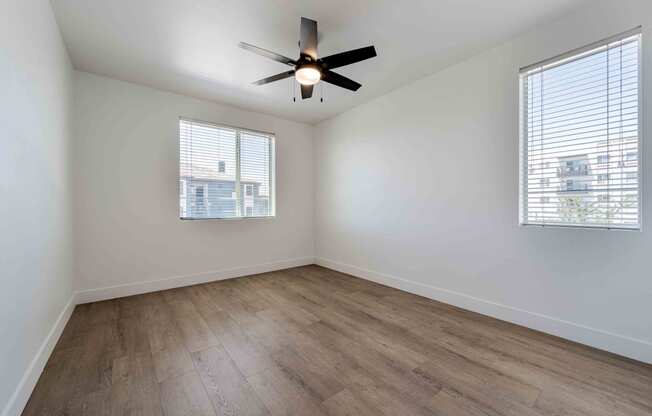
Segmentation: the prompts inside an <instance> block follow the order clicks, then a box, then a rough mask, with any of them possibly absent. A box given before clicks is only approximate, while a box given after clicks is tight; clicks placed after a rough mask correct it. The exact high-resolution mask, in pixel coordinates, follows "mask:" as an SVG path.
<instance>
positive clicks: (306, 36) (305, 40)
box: [299, 17, 317, 61]
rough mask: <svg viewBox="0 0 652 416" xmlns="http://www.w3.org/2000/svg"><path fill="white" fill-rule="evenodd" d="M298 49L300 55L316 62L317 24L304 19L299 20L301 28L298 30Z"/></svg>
mask: <svg viewBox="0 0 652 416" xmlns="http://www.w3.org/2000/svg"><path fill="white" fill-rule="evenodd" d="M299 34H300V38H299V49H300V52H301V55H302V56H303V55H308V56H310V57H311V58H312V59H313V60H315V61H316V60H317V22H316V21H314V20H312V19H307V18H305V17H302V18H301V28H300V30H299Z"/></svg>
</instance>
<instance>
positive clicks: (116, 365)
mask: <svg viewBox="0 0 652 416" xmlns="http://www.w3.org/2000/svg"><path fill="white" fill-rule="evenodd" d="M112 377H113V378H112V385H111V415H112V416H118V415H139V416H160V415H162V408H161V400H160V395H159V386H158V383H157V382H156V374H155V372H154V364H153V362H152V357H151V355H150V354H149V352H147V353H132V354H131V355H126V356H124V357H120V358H118V359H116V360H115V361H114V362H113V373H112Z"/></svg>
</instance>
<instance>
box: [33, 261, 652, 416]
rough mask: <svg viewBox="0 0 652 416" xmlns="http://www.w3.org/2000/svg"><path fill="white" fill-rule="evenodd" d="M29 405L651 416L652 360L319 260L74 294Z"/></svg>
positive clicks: (222, 411)
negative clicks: (122, 292)
mask: <svg viewBox="0 0 652 416" xmlns="http://www.w3.org/2000/svg"><path fill="white" fill-rule="evenodd" d="M23 414H24V415H39V416H43V415H53V416H55V415H69V416H70V415H109V416H119V415H142V416H159V415H165V416H174V415H202V416H203V415H206V416H215V415H231V416H239V415H240V416H275V415H284V416H288V415H309V416H315V415H316V416H319V415H329V416H337V415H361V416H365V415H386V416H390V415H392V416H395V415H436V416H438V415H442V416H443V415H447V416H451V415H461V416H511V415H513V416H562V415H568V416H580V415H593V416H603V415H604V416H624V415H633V416H642V415H652V366H650V365H647V364H643V363H639V362H636V361H633V360H629V359H626V358H622V357H619V356H616V355H613V354H610V353H606V352H603V351H599V350H596V349H593V348H589V347H586V346H582V345H579V344H576V343H572V342H569V341H565V340H562V339H560V338H556V337H552V336H549V335H546V334H542V333H540V332H536V331H532V330H529V329H527V328H523V327H519V326H516V325H512V324H509V323H506V322H503V321H498V320H495V319H492V318H489V317H485V316H482V315H479V314H475V313H472V312H468V311H464V310H461V309H458V308H455V307H452V306H449V305H446V304H443V303H439V302H435V301H432V300H429V299H426V298H422V297H419V296H415V295H412V294H408V293H405V292H401V291H399V290H396V289H392V288H388V287H385V286H382V285H379V284H375V283H372V282H368V281H365V280H361V279H357V278H354V277H352V276H349V275H346V274H343V273H338V272H335V271H332V270H329V269H325V268H322V267H319V266H305V267H298V268H294V269H288V270H282V271H277V272H271V273H264V274H259V275H254V276H247V277H242V278H238V279H232V280H226V281H221V282H213V283H207V284H201V285H196V286H191V287H185V288H179V289H173V290H166V291H162V292H156V293H149V294H145V295H139V296H131V297H126V298H121V299H115V300H110V301H104V302H96V303H89V304H84V305H79V306H77V307H76V308H75V311H74V312H73V315H72V317H71V319H70V321H69V322H68V324H67V326H66V328H65V329H64V332H63V334H62V336H61V338H60V340H59V342H58V344H57V346H56V347H55V349H54V352H53V353H52V356H51V357H50V359H49V361H48V363H47V365H46V367H45V370H44V371H43V374H42V375H41V377H40V379H39V381H38V383H37V386H36V388H35V390H34V392H33V393H32V396H31V398H30V400H29V402H28V404H27V406H26V408H25V410H24V412H23Z"/></svg>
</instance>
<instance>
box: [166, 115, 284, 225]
mask: <svg viewBox="0 0 652 416" xmlns="http://www.w3.org/2000/svg"><path fill="white" fill-rule="evenodd" d="M179 149H180V152H179V153H180V160H179V167H180V172H179V210H180V217H181V218H182V219H206V218H243V217H270V216H274V215H275V213H274V209H275V207H274V202H275V201H274V191H275V190H274V162H275V152H274V150H275V149H274V135H272V134H269V133H262V132H256V131H252V130H246V129H240V128H235V127H228V126H221V125H217V124H212V123H207V122H202V121H195V120H188V119H180V120H179Z"/></svg>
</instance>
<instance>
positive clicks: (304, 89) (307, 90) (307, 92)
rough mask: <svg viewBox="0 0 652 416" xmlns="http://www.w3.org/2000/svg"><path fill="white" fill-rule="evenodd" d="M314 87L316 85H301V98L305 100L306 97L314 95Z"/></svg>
mask: <svg viewBox="0 0 652 416" xmlns="http://www.w3.org/2000/svg"><path fill="white" fill-rule="evenodd" d="M312 87H314V85H303V84H302V85H301V99H302V100H305V99H306V98H310V97H312Z"/></svg>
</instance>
